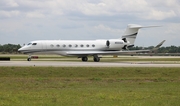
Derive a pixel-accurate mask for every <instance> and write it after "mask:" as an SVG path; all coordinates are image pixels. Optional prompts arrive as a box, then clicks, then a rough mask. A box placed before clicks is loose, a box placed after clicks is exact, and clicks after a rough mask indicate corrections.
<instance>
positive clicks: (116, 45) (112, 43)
mask: <svg viewBox="0 0 180 106" xmlns="http://www.w3.org/2000/svg"><path fill="white" fill-rule="evenodd" d="M128 44H129V42H128V41H127V42H124V40H121V39H110V40H107V41H106V46H107V47H108V48H109V49H110V50H120V49H122V48H123V47H124V46H125V45H126V46H128Z"/></svg>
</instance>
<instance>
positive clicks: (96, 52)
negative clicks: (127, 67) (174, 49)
mask: <svg viewBox="0 0 180 106" xmlns="http://www.w3.org/2000/svg"><path fill="white" fill-rule="evenodd" d="M164 42H165V40H163V41H162V42H161V43H159V44H158V45H157V46H156V47H154V48H153V49H150V50H126V51H123V50H121V51H69V52H67V55H74V56H76V55H77V56H87V55H118V54H126V53H141V52H152V51H156V50H157V49H159V47H160V46H161V45H162V44H163V43H164Z"/></svg>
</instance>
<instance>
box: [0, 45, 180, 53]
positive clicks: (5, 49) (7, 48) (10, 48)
mask: <svg viewBox="0 0 180 106" xmlns="http://www.w3.org/2000/svg"><path fill="white" fill-rule="evenodd" d="M19 48H21V45H19V44H18V45H16V44H4V45H0V52H1V53H4V54H5V53H19V52H18V49H19ZM152 48H154V46H149V47H139V46H135V47H131V48H129V50H142V49H152ZM157 52H158V53H180V46H168V47H160V48H159V49H158V51H157Z"/></svg>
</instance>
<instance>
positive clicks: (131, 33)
mask: <svg viewBox="0 0 180 106" xmlns="http://www.w3.org/2000/svg"><path fill="white" fill-rule="evenodd" d="M148 27H158V26H146V27H143V26H141V25H136V24H129V25H128V26H127V28H126V30H125V32H124V34H123V36H122V39H123V40H124V41H129V42H130V45H134V42H135V39H136V37H137V34H138V31H139V29H140V28H148Z"/></svg>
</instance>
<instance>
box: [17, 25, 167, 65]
mask: <svg viewBox="0 0 180 106" xmlns="http://www.w3.org/2000/svg"><path fill="white" fill-rule="evenodd" d="M148 27H155V26H147V27H143V26H141V25H135V24H129V25H128V26H127V28H126V30H125V32H124V34H123V35H122V37H121V38H118V39H104V40H37V41H31V42H30V43H28V44H27V45H25V46H23V47H22V48H20V49H19V50H18V51H20V52H23V53H26V54H29V56H28V59H27V60H28V61H30V60H31V55H32V54H37V53H41V54H42V53H44V54H57V55H63V56H77V57H79V58H82V61H88V56H93V57H94V61H95V62H99V61H100V57H98V55H118V54H121V53H129V52H143V51H153V50H156V49H158V48H159V47H160V46H161V45H162V44H163V43H164V41H165V40H164V41H162V42H161V43H160V44H158V45H157V46H156V47H155V48H154V49H152V50H133V51H129V50H127V49H128V48H129V47H132V46H134V42H135V39H136V37H137V34H138V30H139V29H140V28H148Z"/></svg>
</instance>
